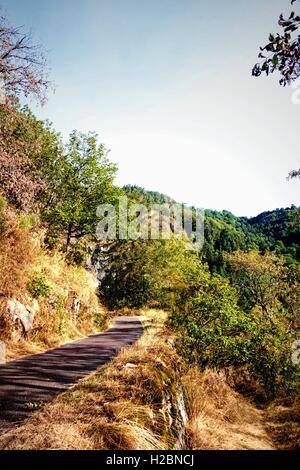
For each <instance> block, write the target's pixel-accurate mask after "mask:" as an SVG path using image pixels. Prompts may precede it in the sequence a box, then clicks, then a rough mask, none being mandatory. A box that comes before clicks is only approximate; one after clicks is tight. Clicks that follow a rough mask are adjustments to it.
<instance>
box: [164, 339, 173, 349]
mask: <svg viewBox="0 0 300 470" xmlns="http://www.w3.org/2000/svg"><path fill="white" fill-rule="evenodd" d="M166 343H167V344H168V345H169V346H171V348H175V341H174V340H173V339H171V338H169V339H167V341H166Z"/></svg>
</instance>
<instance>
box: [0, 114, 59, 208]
mask: <svg viewBox="0 0 300 470" xmlns="http://www.w3.org/2000/svg"><path fill="white" fill-rule="evenodd" d="M59 146H60V142H59V137H58V135H57V134H56V133H55V132H54V131H53V130H52V129H51V126H50V125H49V124H48V123H43V122H42V121H39V120H38V119H36V118H35V117H34V116H33V114H32V113H31V112H30V111H29V109H28V108H26V107H25V108H23V109H22V110H18V109H16V108H9V107H7V106H4V105H0V191H1V192H2V193H3V194H4V195H5V197H6V199H7V201H8V202H9V203H10V204H13V205H14V206H15V207H16V208H17V209H22V210H24V211H29V210H31V209H35V210H36V209H37V208H38V207H39V205H40V197H41V195H42V194H44V193H45V192H46V191H47V186H48V182H49V180H50V179H51V176H50V175H49V176H48V174H49V170H50V168H51V162H52V161H53V160H55V159H56V158H57V154H58V149H59Z"/></svg>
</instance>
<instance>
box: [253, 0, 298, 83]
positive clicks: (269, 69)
mask: <svg viewBox="0 0 300 470" xmlns="http://www.w3.org/2000/svg"><path fill="white" fill-rule="evenodd" d="M296 1H298V0H292V2H291V3H292V4H294V3H295V2H296ZM278 24H279V26H281V27H282V28H283V33H281V34H280V33H277V34H270V36H269V42H268V44H267V45H266V46H264V47H260V53H259V56H258V57H259V58H260V59H262V60H261V61H260V62H258V63H257V64H255V66H254V67H253V69H252V75H253V76H255V77H259V76H260V75H261V74H262V73H266V75H267V76H268V75H269V74H270V73H274V72H276V71H278V72H279V73H280V74H281V79H280V81H279V83H280V85H283V86H286V85H289V84H290V83H291V82H292V81H295V80H296V79H297V78H299V77H300V35H299V34H298V35H296V34H295V33H296V31H298V29H299V27H300V16H299V15H296V13H295V12H294V11H292V12H291V14H290V16H289V18H284V16H283V14H281V15H280V17H279V21H278Z"/></svg>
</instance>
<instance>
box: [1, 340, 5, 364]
mask: <svg viewBox="0 0 300 470" xmlns="http://www.w3.org/2000/svg"><path fill="white" fill-rule="evenodd" d="M5 362H6V346H5V343H4V342H3V341H0V364H5Z"/></svg>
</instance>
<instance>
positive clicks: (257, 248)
mask: <svg viewBox="0 0 300 470" xmlns="http://www.w3.org/2000/svg"><path fill="white" fill-rule="evenodd" d="M0 21H1V24H2V26H1V27H2V29H1V31H2V35H1V36H0V53H1V56H2V57H3V60H2V61H0V74H2V75H3V77H5V80H4V91H5V100H4V101H3V102H2V104H0V245H1V251H0V267H1V270H0V273H1V276H2V278H1V279H0V283H1V285H0V307H1V306H2V298H4V299H8V298H10V297H11V295H13V294H14V291H15V290H16V287H17V286H19V289H20V292H21V290H22V289H24V290H25V287H24V284H25V282H26V283H27V280H28V276H25V275H24V273H25V271H26V269H27V268H28V262H27V258H26V254H27V253H28V252H29V251H30V250H31V249H32V252H34V249H35V241H36V237H37V231H36V230H35V228H36V227H38V229H39V231H38V237H39V241H40V243H42V244H44V247H45V249H47V250H48V251H49V252H51V251H52V252H54V251H55V252H58V251H60V252H63V253H64V259H65V260H66V261H67V262H68V263H69V264H70V265H72V264H73V265H75V267H77V266H79V265H84V264H85V260H86V257H87V254H88V253H90V252H91V251H92V252H93V262H94V266H96V267H97V269H98V278H99V282H100V288H99V295H100V297H101V299H102V301H103V302H105V303H106V304H108V305H109V307H110V308H113V309H114V308H120V307H143V306H144V305H156V306H159V307H162V308H164V309H166V310H168V311H169V313H170V326H172V327H173V328H174V329H175V330H176V331H177V333H178V343H177V345H178V349H179V351H180V352H181V353H182V354H183V355H184V356H185V357H186V358H187V359H188V360H189V361H191V362H195V363H196V364H197V365H198V366H199V367H200V368H205V367H214V368H219V369H220V368H223V369H226V370H229V369H231V368H241V369H242V370H243V371H246V372H247V373H249V374H250V375H251V377H253V379H254V380H256V381H257V383H259V384H260V386H261V387H262V390H263V392H264V393H265V395H266V396H268V397H273V396H276V395H278V394H281V393H287V392H291V391H297V389H298V388H297V387H299V367H298V366H297V365H296V364H295V363H293V362H292V353H293V349H292V345H293V342H294V341H295V340H296V339H297V328H298V327H299V306H300V299H299V293H300V289H299V287H300V265H299V263H298V261H299V243H298V242H299V225H298V222H297V220H298V219H297V215H298V211H297V210H296V209H295V208H292V209H291V210H285V211H283V214H282V213H281V212H280V211H279V213H277V211H276V212H275V213H272V214H271V215H270V214H263V215H261V216H259V218H257V219H250V220H248V219H246V218H237V217H235V216H233V215H232V214H231V213H230V212H227V211H224V212H221V213H220V212H214V211H210V210H207V211H206V220H205V245H204V248H203V250H196V249H194V250H192V249H191V248H192V247H191V244H190V243H188V242H187V240H186V239H182V240H177V239H175V238H172V237H171V239H169V240H162V239H159V240H142V239H136V240H106V241H102V242H100V241H97V238H96V224H97V216H96V212H97V207H98V206H99V205H100V204H111V205H114V206H116V205H117V203H118V202H117V201H118V197H119V196H120V195H127V196H128V198H129V204H131V203H132V204H133V203H139V204H140V203H143V204H145V205H146V206H149V205H150V204H153V203H159V204H163V203H167V204H172V203H173V202H174V201H173V200H172V199H170V198H168V197H167V196H164V195H163V194H160V193H157V192H147V191H145V190H144V189H141V188H139V187H137V186H129V187H125V188H118V187H116V186H115V184H114V178H115V175H116V171H117V168H116V166H115V165H114V164H113V163H112V162H110V160H109V159H108V155H107V151H106V148H105V146H104V145H103V144H99V143H98V140H97V136H96V135H95V134H93V133H89V134H82V133H79V132H77V131H74V132H72V133H71V135H70V138H69V141H68V142H67V143H64V142H63V141H62V139H61V137H60V135H59V134H58V133H57V132H56V131H55V130H54V129H53V128H52V126H51V125H50V124H49V123H48V122H42V121H40V120H39V119H37V118H36V117H35V116H34V115H33V114H32V113H31V112H30V110H29V109H28V108H26V107H25V108H21V107H20V105H19V99H18V98H19V95H20V94H22V93H23V94H25V96H28V95H36V96H37V97H38V98H40V99H42V96H43V93H42V92H43V90H44V88H45V87H46V86H47V82H46V81H45V79H44V76H43V74H42V73H40V70H39V66H42V62H39V60H38V57H37V56H36V55H35V54H36V48H34V47H33V46H31V44H30V38H29V37H26V36H25V37H23V39H22V36H21V37H20V34H21V33H20V30H15V29H12V28H9V27H7V25H6V24H5V21H4V20H3V19H2V18H1V19H0ZM21 39H22V40H21ZM20 44H21V45H22V44H26V47H25V48H24V49H22V48H21V49H20ZM12 51H14V52H16V51H19V55H16V54H15V53H14V54H12ZM16 57H18V58H17V59H16ZM191 209H192V208H187V210H191ZM292 214H293V216H292ZM23 225H25V226H26V233H27V235H26V237H25V238H24V236H23V235H24V232H23V231H22V230H23V229H22V226H23ZM32 228H33V233H32V234H31V236H29V235H28V232H30V230H31V229H32ZM34 230H35V231H34ZM27 241H28V246H27V244H26V243H27ZM20 247H22V252H21V253H22V255H21V256H20V255H19V256H17V254H18V253H19V252H20V249H19V248H20ZM281 255H283V256H281ZM32 256H34V254H33V255H32ZM7 267H9V269H8V268H7ZM7 271H9V273H8V274H9V276H7ZM42 271H43V270H42ZM62 272H64V271H63V270H62ZM43 273H44V271H43V272H42V273H40V272H39V277H38V278H36V277H35V278H34V279H33V280H34V281H35V282H34V284H32V282H31V284H30V286H31V291H33V293H34V295H35V296H39V297H43V296H45V297H47V295H48V292H49V289H48V288H47V282H46V281H47V279H44V277H43V275H44V274H43ZM70 273H71V274H70V276H73V275H74V271H71V272H70ZM40 274H42V277H41V276H40ZM82 278H83V277H82ZM3 279H7V281H5V282H3ZM12 279H13V281H12ZM61 282H63V275H61V277H60V283H59V284H60V285H61ZM32 287H34V289H32ZM63 291H64V289H62V292H61V294H63ZM26 292H28V287H27V291H26ZM50 300H51V299H49V301H50ZM67 301H68V299H64V300H63V302H62V301H61V299H55V300H54V303H55V312H56V315H58V317H59V318H60V319H61V321H60V323H59V325H60V326H59V328H63V326H64V324H65V323H64V318H63V316H62V311H63V308H64V305H65V303H66V302H67ZM51 302H52V303H53V299H52V300H51ZM47 305H48V304H47ZM298 390H299V389H298Z"/></svg>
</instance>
